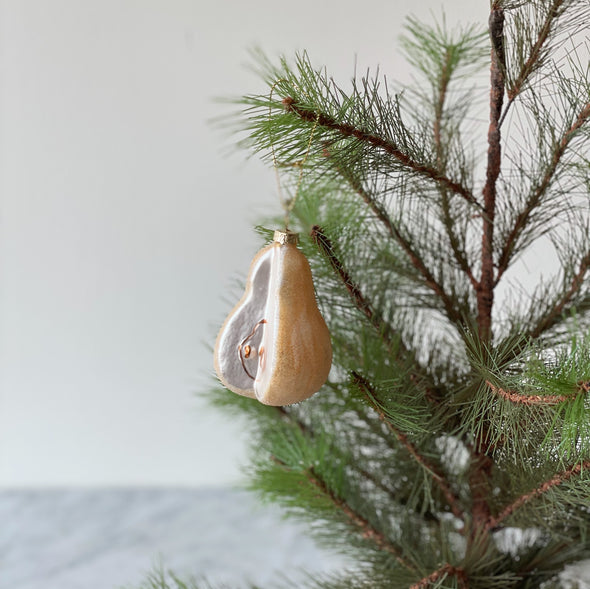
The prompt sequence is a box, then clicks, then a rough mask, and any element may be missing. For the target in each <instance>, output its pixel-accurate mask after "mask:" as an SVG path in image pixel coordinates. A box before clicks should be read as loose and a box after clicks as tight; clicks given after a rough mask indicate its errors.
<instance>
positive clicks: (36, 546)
mask: <svg viewBox="0 0 590 589" xmlns="http://www.w3.org/2000/svg"><path fill="white" fill-rule="evenodd" d="M0 524H1V525H0V589H17V588H18V589H95V588H97V589H98V588H101V589H102V588H105V589H108V588H117V587H123V586H124V587H134V586H136V585H137V584H139V583H140V582H141V581H142V580H144V579H145V578H146V574H147V572H148V571H150V570H153V569H154V567H155V566H157V565H158V563H160V562H161V563H162V564H163V566H164V568H166V569H171V570H173V571H174V572H175V573H176V574H178V575H179V576H180V577H181V578H183V577H184V578H186V577H189V576H191V575H192V576H196V577H200V576H205V577H207V579H209V580H210V581H211V582H212V583H225V584H226V585H227V586H228V587H231V588H236V589H238V588H240V589H241V588H242V587H246V586H247V581H251V582H252V583H256V584H259V585H261V586H263V587H265V588H266V587H269V588H272V587H276V586H277V584H278V582H279V581H280V579H281V578H282V576H283V575H285V576H286V577H287V578H288V579H289V580H297V579H302V578H303V571H304V570H305V571H307V572H311V573H317V572H319V571H329V570H333V568H334V567H336V566H340V565H341V564H342V562H343V561H342V560H340V559H339V558H337V557H336V556H334V555H329V554H326V553H324V552H321V551H320V549H318V547H317V546H316V545H315V544H314V543H313V542H312V541H311V540H310V539H309V538H307V537H305V536H304V535H303V533H302V527H300V526H297V525H295V524H293V523H290V522H285V521H284V520H282V519H281V514H280V512H279V510H278V509H276V508H274V507H272V506H270V507H268V506H265V507H260V506H259V505H258V504H257V503H256V501H255V499H254V498H253V496H252V495H249V494H247V493H244V492H238V491H232V490H227V489H200V490H170V489H166V490H157V489H129V490H35V491H32V490H24V491H20V490H15V491H2V492H0Z"/></svg>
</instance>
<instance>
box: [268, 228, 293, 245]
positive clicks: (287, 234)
mask: <svg viewBox="0 0 590 589" xmlns="http://www.w3.org/2000/svg"><path fill="white" fill-rule="evenodd" d="M273 240H274V241H276V242H277V243H280V244H281V245H286V244H287V243H292V244H293V245H297V242H298V241H299V233H295V232H294V231H289V230H288V229H277V230H276V231H275V234H274V237H273Z"/></svg>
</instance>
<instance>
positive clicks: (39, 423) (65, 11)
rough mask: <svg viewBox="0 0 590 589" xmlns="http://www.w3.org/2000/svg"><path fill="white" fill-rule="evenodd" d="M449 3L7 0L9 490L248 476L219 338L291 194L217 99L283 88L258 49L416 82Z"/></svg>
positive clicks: (3, 313)
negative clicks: (275, 215) (410, 19)
mask: <svg viewBox="0 0 590 589" xmlns="http://www.w3.org/2000/svg"><path fill="white" fill-rule="evenodd" d="M442 5H443V0H422V1H416V0H398V1H396V2H383V1H381V0H365V1H364V2H362V3H360V4H359V3H358V2H353V1H352V0H349V1H345V2H341V1H340V2H337V1H326V2H321V1H317V0H299V1H298V2H295V3H277V2H276V1H271V0H250V1H248V2H241V1H238V0H235V1H231V2H227V1H225V2H224V1H218V2H205V1H204V0H192V1H191V0H100V1H98V0H51V1H50V0H12V1H11V0H4V1H3V2H2V3H1V4H0V190H1V192H0V199H1V211H0V485H3V486H27V485H71V484H74V485H131V484H158V485H159V484H168V485H205V484H220V483H228V482H233V481H236V480H238V478H239V476H240V475H239V470H238V464H239V463H240V462H242V461H243V456H244V455H243V453H242V448H243V444H244V441H245V438H244V435H243V434H242V432H241V430H240V427H239V425H238V424H236V423H233V422H232V421H230V419H229V418H227V417H226V416H224V415H221V414H220V413H219V412H217V411H216V410H212V409H210V408H208V407H207V406H206V403H205V401H204V396H205V395H206V391H207V389H208V387H209V386H210V383H211V382H212V378H213V377H212V374H213V370H212V360H211V357H210V352H209V351H208V349H207V344H208V345H212V343H213V341H214V338H215V333H216V330H217V327H218V326H219V325H220V323H221V321H222V320H223V318H224V316H225V314H226V313H227V312H228V311H229V309H230V308H231V306H232V301H229V300H226V299H224V296H225V293H226V292H227V290H228V287H230V286H231V285H232V284H233V281H234V280H235V279H236V277H243V276H244V275H245V273H246V271H247V269H248V266H249V263H250V259H251V257H252V255H253V253H254V252H255V251H256V249H257V247H258V241H257V239H256V237H255V235H254V234H253V232H252V230H251V227H252V226H253V224H254V223H255V222H256V220H257V218H259V217H260V216H262V214H263V213H264V212H268V210H269V208H270V210H271V211H277V212H278V211H279V206H280V205H279V201H278V197H277V196H276V188H275V185H274V176H273V173H272V172H271V171H270V170H268V169H265V168H263V167H262V166H261V165H260V164H257V163H256V162H255V161H250V162H248V163H247V164H244V161H243V160H242V159H241V158H240V157H232V158H229V159H228V158H227V157H225V156H224V155H223V154H222V150H223V148H224V147H226V146H227V145H228V140H227V138H226V137H224V135H223V133H221V132H220V131H219V129H215V128H214V127H212V126H211V125H210V124H209V123H208V120H209V119H211V118H212V117H215V116H219V115H221V114H223V113H224V112H228V109H227V107H224V106H222V105H220V104H218V103H215V102H214V101H213V98H214V97H216V96H235V95H239V94H243V93H247V92H265V88H264V86H263V85H262V83H261V82H260V81H259V80H258V79H257V78H256V77H255V76H254V75H252V74H251V73H249V72H248V70H247V68H245V67H244V64H245V63H248V56H247V50H248V48H252V47H254V46H260V47H262V48H263V49H264V50H265V51H267V52H268V53H269V54H270V55H271V56H274V55H276V54H278V53H285V54H287V55H291V54H292V53H293V52H294V51H295V50H296V49H304V48H305V49H307V50H308V51H309V53H310V55H311V56H312V58H313V60H314V61H315V63H317V64H318V65H322V64H327V65H328V66H329V69H330V71H331V72H333V73H334V75H335V77H336V78H337V79H339V80H342V81H343V82H344V83H346V82H347V80H348V78H349V77H350V76H351V75H352V72H353V66H354V59H355V55H356V56H357V57H358V63H359V70H360V71H362V70H363V69H364V68H365V67H366V66H368V65H376V64H380V65H381V68H382V70H383V72H384V73H386V74H388V75H389V76H390V77H392V78H403V77H404V76H406V75H407V74H406V73H405V71H404V69H403V68H404V67H405V66H404V64H403V62H402V61H401V57H400V55H399V54H398V52H397V49H396V47H397V36H398V35H399V32H400V26H401V23H402V21H403V17H404V16H405V15H407V14H409V13H414V14H417V15H419V16H421V17H423V18H427V19H428V18H429V17H430V12H431V11H432V12H433V13H434V14H437V15H438V14H440V11H441V7H442ZM444 6H445V12H446V14H447V19H448V21H449V22H453V21H455V20H456V19H461V20H462V21H463V22H469V21H471V20H480V21H482V22H483V21H485V19H486V13H487V10H488V2H487V0H478V1H477V2H474V1H473V0H446V1H445V2H444ZM228 394H229V393H228Z"/></svg>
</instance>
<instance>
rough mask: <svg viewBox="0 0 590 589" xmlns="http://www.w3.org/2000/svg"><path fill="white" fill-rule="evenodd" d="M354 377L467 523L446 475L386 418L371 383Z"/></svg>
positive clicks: (454, 512)
mask: <svg viewBox="0 0 590 589" xmlns="http://www.w3.org/2000/svg"><path fill="white" fill-rule="evenodd" d="M352 376H353V378H354V382H355V384H356V385H357V386H358V387H359V388H360V389H361V390H362V391H363V392H364V393H365V396H366V397H367V399H368V400H369V403H370V404H371V406H372V407H373V409H374V410H375V411H376V412H377V414H378V415H379V418H380V419H381V421H382V422H383V423H385V425H387V427H388V428H389V430H390V431H391V432H392V433H393V434H394V435H395V437H396V438H397V440H398V442H399V443H400V444H401V445H402V446H403V447H404V448H405V449H406V450H407V451H408V453H409V454H410V456H411V457H412V458H413V459H414V460H415V461H416V462H417V463H418V464H419V465H420V466H421V467H422V468H423V469H424V470H425V471H426V472H427V473H428V474H430V476H431V477H432V478H433V479H434V481H435V483H436V484H437V485H438V487H439V488H440V490H441V491H442V493H443V495H444V497H445V499H446V500H447V503H448V505H449V507H450V508H451V511H452V512H453V515H455V517H457V518H459V519H460V520H462V521H465V515H464V513H463V510H462V509H461V507H460V505H459V498H458V497H457V496H456V495H455V494H454V493H453V491H452V490H451V487H450V485H449V483H448V482H447V480H446V479H445V477H444V475H443V474H442V473H441V472H440V471H439V470H438V469H437V468H436V466H434V465H433V464H432V463H431V462H430V461H429V460H428V459H427V458H425V457H424V456H422V454H420V452H419V451H418V449H417V448H416V446H414V444H412V442H410V440H408V436H406V434H404V433H403V432H402V431H401V430H399V429H398V428H396V427H395V426H394V425H393V424H392V423H391V422H390V421H389V420H388V419H387V418H386V416H385V414H384V413H383V410H382V409H381V408H380V407H379V405H378V404H377V403H376V402H375V391H374V390H373V388H372V387H371V385H370V384H369V382H368V381H367V380H366V379H365V378H364V377H363V376H362V375H361V374H359V373H358V372H353V373H352Z"/></svg>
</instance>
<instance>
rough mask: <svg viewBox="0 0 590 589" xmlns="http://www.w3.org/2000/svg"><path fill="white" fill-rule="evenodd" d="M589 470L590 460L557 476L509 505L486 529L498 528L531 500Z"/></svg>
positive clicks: (489, 522)
mask: <svg viewBox="0 0 590 589" xmlns="http://www.w3.org/2000/svg"><path fill="white" fill-rule="evenodd" d="M588 468H590V460H585V461H584V462H579V463H578V464H576V465H574V466H572V467H570V468H568V469H567V470H564V471H563V472H560V473H558V474H556V475H555V476H553V477H552V478H550V479H549V480H547V481H545V482H544V483H541V484H540V485H539V486H538V487H537V488H536V489H533V490H532V491H528V492H527V493H525V494H524V495H521V496H520V497H518V498H517V499H516V500H515V501H513V502H512V503H510V505H507V506H506V507H505V508H504V509H503V510H502V511H501V512H500V513H499V514H498V515H497V516H496V517H492V518H490V520H489V521H488V523H487V525H486V528H487V529H488V530H492V529H494V528H497V527H498V525H499V524H500V523H501V522H502V521H504V520H505V519H506V518H508V517H510V516H511V515H512V514H513V513H514V512H515V511H516V510H518V509H519V508H520V507H522V506H523V505H524V504H525V503H528V502H529V501H530V500H531V499H534V498H535V497H540V496H541V495H543V494H544V493H547V491H550V490H551V489H552V488H553V487H557V486H558V485H561V484H562V483H565V482H566V481H568V480H569V479H571V478H572V477H573V476H576V475H579V474H580V473H582V471H583V470H584V469H588Z"/></svg>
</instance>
